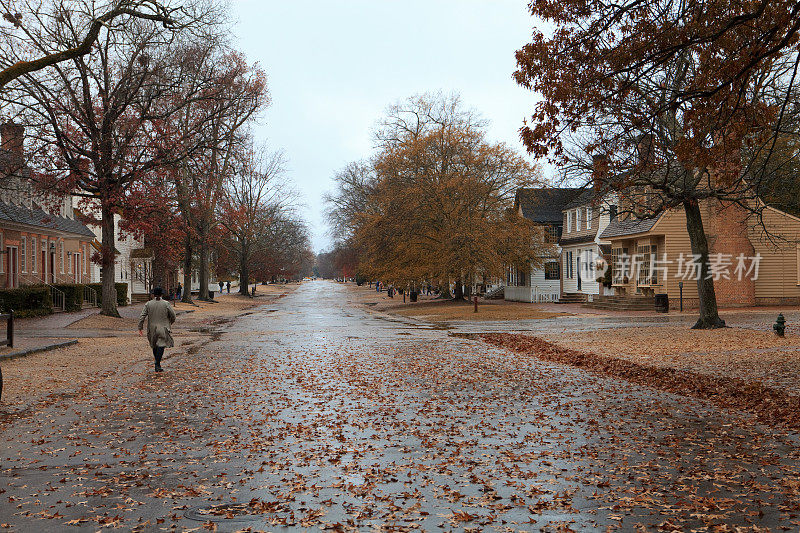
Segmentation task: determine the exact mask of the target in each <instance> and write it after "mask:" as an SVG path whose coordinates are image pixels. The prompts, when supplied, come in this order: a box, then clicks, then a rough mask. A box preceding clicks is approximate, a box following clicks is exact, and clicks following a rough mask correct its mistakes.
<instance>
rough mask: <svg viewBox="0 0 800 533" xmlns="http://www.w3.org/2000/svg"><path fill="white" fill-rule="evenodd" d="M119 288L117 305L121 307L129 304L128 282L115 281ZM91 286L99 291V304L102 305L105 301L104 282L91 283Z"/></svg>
mask: <svg viewBox="0 0 800 533" xmlns="http://www.w3.org/2000/svg"><path fill="white" fill-rule="evenodd" d="M114 285H115V286H116V288H117V305H118V306H120V307H123V306H126V305H128V284H127V283H115V284H114ZM89 287H91V288H93V289H94V290H96V291H97V305H102V302H103V284H102V283H90V284H89Z"/></svg>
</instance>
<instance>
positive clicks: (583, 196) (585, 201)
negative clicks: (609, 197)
mask: <svg viewBox="0 0 800 533" xmlns="http://www.w3.org/2000/svg"><path fill="white" fill-rule="evenodd" d="M578 193H579V194H578V195H577V196H576V197H575V199H574V200H572V201H571V202H569V203H568V204H567V205H565V206H564V210H567V209H574V208H576V207H581V206H583V205H589V204H591V203H592V200H594V199H595V197H596V196H597V194H596V193H595V191H594V189H583V190H581V189H578Z"/></svg>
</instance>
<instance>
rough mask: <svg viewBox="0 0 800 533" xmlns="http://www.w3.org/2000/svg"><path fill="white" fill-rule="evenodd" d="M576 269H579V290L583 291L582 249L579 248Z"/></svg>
mask: <svg viewBox="0 0 800 533" xmlns="http://www.w3.org/2000/svg"><path fill="white" fill-rule="evenodd" d="M575 270H577V271H578V292H580V291H581V287H582V283H581V251H580V250H578V257H576V258H575Z"/></svg>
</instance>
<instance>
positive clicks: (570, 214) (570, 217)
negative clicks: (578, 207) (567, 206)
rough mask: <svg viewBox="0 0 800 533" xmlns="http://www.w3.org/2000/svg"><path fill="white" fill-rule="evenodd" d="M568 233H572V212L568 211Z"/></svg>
mask: <svg viewBox="0 0 800 533" xmlns="http://www.w3.org/2000/svg"><path fill="white" fill-rule="evenodd" d="M567 233H572V211H567Z"/></svg>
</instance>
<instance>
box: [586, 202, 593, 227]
mask: <svg viewBox="0 0 800 533" xmlns="http://www.w3.org/2000/svg"><path fill="white" fill-rule="evenodd" d="M586 229H592V208H591V207H587V208H586Z"/></svg>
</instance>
